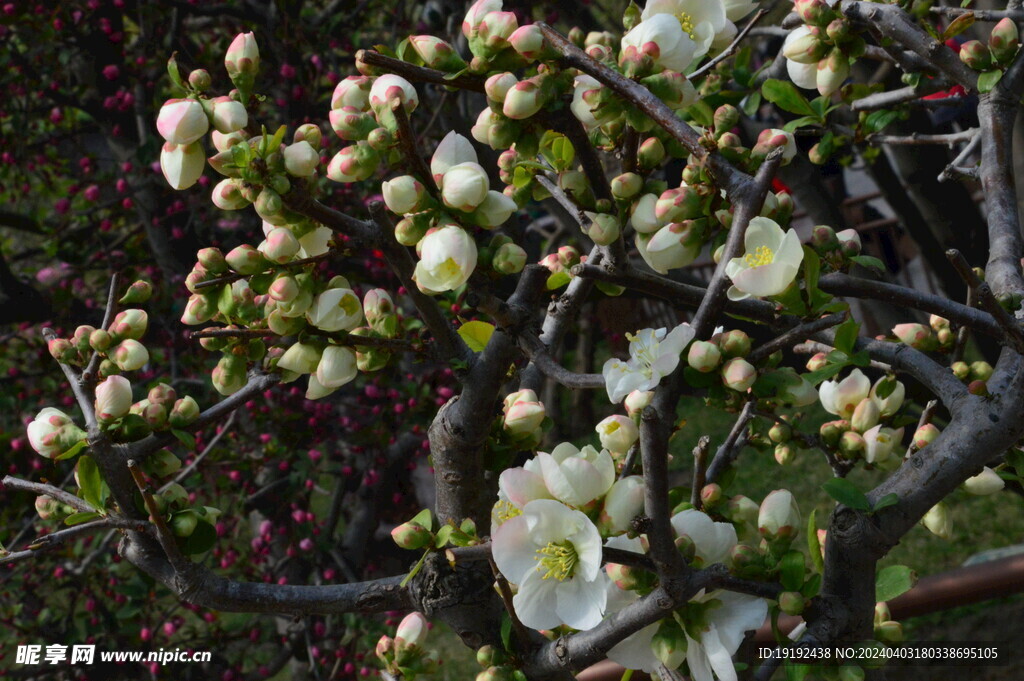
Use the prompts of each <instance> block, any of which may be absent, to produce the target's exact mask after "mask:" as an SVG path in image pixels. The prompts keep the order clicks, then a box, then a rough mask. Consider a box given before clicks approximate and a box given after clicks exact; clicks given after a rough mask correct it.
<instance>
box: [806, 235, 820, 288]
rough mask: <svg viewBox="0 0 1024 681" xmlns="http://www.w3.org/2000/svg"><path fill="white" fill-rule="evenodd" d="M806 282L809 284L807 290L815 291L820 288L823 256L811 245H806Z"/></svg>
mask: <svg viewBox="0 0 1024 681" xmlns="http://www.w3.org/2000/svg"><path fill="white" fill-rule="evenodd" d="M803 249H804V283H805V284H806V285H807V292H808V293H814V292H815V291H817V290H818V278H819V277H820V276H821V258H819V257H818V254H817V253H815V252H814V249H813V248H811V247H810V246H804V247H803Z"/></svg>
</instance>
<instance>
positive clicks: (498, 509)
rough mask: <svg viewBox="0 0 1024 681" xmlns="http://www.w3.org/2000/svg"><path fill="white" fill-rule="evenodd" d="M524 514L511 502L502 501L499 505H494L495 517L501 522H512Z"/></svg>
mask: <svg viewBox="0 0 1024 681" xmlns="http://www.w3.org/2000/svg"><path fill="white" fill-rule="evenodd" d="M522 514H523V512H522V511H521V510H520V509H518V508H516V507H515V506H514V505H513V504H512V502H511V501H505V500H504V499H500V500H499V501H498V503H497V504H495V505H494V517H495V518H497V519H498V520H499V521H501V522H505V521H506V520H511V519H512V518H515V517H516V516H517V515H522Z"/></svg>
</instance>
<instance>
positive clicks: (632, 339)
mask: <svg viewBox="0 0 1024 681" xmlns="http://www.w3.org/2000/svg"><path fill="white" fill-rule="evenodd" d="M626 340H628V341H629V344H630V345H629V354H630V355H632V356H633V358H634V359H636V360H638V361H639V362H641V363H642V364H643V365H644V366H643V369H642V370H643V371H644V372H646V374H647V375H648V376H649V375H650V369H651V365H652V364H654V361H655V360H656V359H657V358H658V344H657V343H651V342H649V341H648V340H647V338H646V337H641V336H637V335H636V334H632V333H627V334H626Z"/></svg>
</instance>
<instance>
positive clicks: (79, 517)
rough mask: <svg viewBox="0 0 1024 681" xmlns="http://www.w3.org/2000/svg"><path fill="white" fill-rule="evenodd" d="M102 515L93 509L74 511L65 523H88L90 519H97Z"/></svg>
mask: <svg viewBox="0 0 1024 681" xmlns="http://www.w3.org/2000/svg"><path fill="white" fill-rule="evenodd" d="M102 517H103V516H101V515H100V514H99V513H93V512H92V511H85V512H82V513H72V514H71V515H69V516H68V517H67V518H65V519H64V524H65V525H81V524H82V523H87V522H89V521H90V520H97V519H99V518H102Z"/></svg>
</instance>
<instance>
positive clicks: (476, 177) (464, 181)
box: [441, 161, 490, 212]
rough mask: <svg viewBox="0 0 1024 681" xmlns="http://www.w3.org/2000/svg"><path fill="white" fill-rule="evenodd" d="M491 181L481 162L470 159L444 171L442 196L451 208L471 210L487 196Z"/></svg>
mask: <svg viewBox="0 0 1024 681" xmlns="http://www.w3.org/2000/svg"><path fill="white" fill-rule="evenodd" d="M489 186H490V181H489V180H488V178H487V172H486V171H485V170H484V169H483V168H481V167H480V165H479V164H477V163H473V162H472V161H468V162H465V163H460V164H458V165H456V166H453V167H451V168H449V169H448V170H447V172H445V173H444V181H443V188H442V190H441V198H442V200H443V201H444V203H445V205H446V206H448V207H449V208H455V209H456V210H461V211H465V212H470V211H472V210H473V209H474V208H476V207H477V206H479V205H480V204H481V203H483V202H484V199H486V198H487V192H488V189H489Z"/></svg>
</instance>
